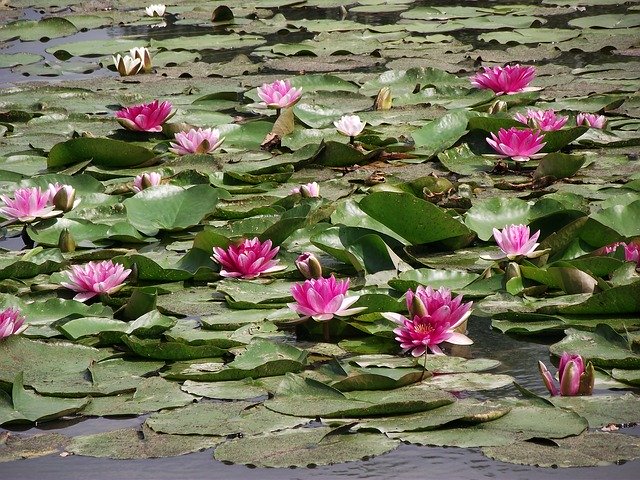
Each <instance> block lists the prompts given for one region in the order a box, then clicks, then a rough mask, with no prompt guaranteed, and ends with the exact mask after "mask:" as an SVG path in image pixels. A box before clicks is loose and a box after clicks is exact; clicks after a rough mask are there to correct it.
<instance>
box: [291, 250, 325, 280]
mask: <svg viewBox="0 0 640 480" xmlns="http://www.w3.org/2000/svg"><path fill="white" fill-rule="evenodd" d="M295 264H296V268H297V269H298V271H299V272H300V273H301V274H302V275H303V276H304V278H320V277H322V264H321V263H320V260H318V258H317V257H316V256H315V255H314V254H313V253H311V252H304V253H302V254H300V256H298V258H297V259H296V261H295Z"/></svg>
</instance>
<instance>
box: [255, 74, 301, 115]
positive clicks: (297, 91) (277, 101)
mask: <svg viewBox="0 0 640 480" xmlns="http://www.w3.org/2000/svg"><path fill="white" fill-rule="evenodd" d="M258 96H259V97H260V100H262V102H263V103H264V104H265V105H266V106H267V107H269V108H275V109H278V110H280V109H281V108H288V107H291V106H293V105H295V104H296V103H297V102H298V100H300V97H301V96H302V88H295V87H292V86H291V83H290V82H289V80H276V81H275V82H273V83H265V84H263V85H262V86H261V87H258Z"/></svg>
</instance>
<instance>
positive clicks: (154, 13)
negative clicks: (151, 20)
mask: <svg viewBox="0 0 640 480" xmlns="http://www.w3.org/2000/svg"><path fill="white" fill-rule="evenodd" d="M166 8H167V7H166V6H165V5H163V4H162V3H156V4H152V5H149V6H148V7H145V9H144V11H145V12H147V15H149V16H150V17H162V16H163V15H164V11H165V10H166Z"/></svg>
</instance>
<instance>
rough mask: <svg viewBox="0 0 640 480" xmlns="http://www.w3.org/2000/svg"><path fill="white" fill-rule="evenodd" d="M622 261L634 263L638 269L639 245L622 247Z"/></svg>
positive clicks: (639, 264) (639, 259) (639, 265)
mask: <svg viewBox="0 0 640 480" xmlns="http://www.w3.org/2000/svg"><path fill="white" fill-rule="evenodd" d="M624 259H625V261H627V262H636V265H637V266H638V267H640V243H634V242H632V243H627V244H626V245H625V246H624Z"/></svg>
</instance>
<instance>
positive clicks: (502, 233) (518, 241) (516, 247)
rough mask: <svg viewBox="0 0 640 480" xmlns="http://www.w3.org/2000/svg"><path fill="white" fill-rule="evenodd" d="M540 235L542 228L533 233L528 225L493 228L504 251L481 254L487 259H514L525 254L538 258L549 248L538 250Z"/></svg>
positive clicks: (496, 238) (497, 241)
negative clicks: (537, 241)
mask: <svg viewBox="0 0 640 480" xmlns="http://www.w3.org/2000/svg"><path fill="white" fill-rule="evenodd" d="M539 236H540V230H538V231H537V232H536V233H534V234H533V235H531V231H530V230H529V227H528V226H527V225H522V224H520V225H509V226H505V227H504V228H503V229H502V230H498V229H497V228H494V229H493V238H494V239H495V241H496V243H497V244H498V246H499V247H500V250H502V252H499V253H497V254H490V255H481V258H484V259H486V260H503V259H505V258H508V259H509V260H514V259H516V258H517V257H520V256H524V257H527V258H536V257H539V256H541V255H544V254H545V253H546V252H547V251H548V250H538V251H536V248H538V246H540V244H539V243H536V240H538V237H539Z"/></svg>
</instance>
